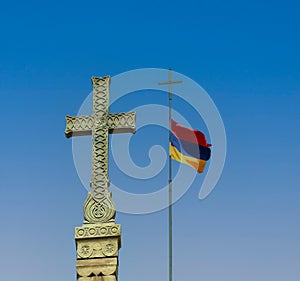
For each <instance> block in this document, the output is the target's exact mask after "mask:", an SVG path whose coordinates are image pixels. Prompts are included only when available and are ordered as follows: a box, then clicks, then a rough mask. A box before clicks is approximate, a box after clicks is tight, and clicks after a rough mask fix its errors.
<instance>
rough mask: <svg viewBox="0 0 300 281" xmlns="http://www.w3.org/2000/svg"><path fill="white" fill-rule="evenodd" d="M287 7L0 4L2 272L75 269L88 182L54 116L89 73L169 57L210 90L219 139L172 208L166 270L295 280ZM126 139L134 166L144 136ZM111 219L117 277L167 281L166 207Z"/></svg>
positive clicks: (294, 19)
mask: <svg viewBox="0 0 300 281" xmlns="http://www.w3.org/2000/svg"><path fill="white" fill-rule="evenodd" d="M299 8H300V7H299V3H298V2H297V1H291V0H287V1H268V2H267V1H257V0H255V1H226V2H225V1H209V2H208V1H206V2H205V3H204V2H201V1H200V2H199V1H184V2H179V1H172V2H171V1H164V2H163V1H151V2H141V1H126V2H122V3H118V2H112V3H110V2H109V1H106V2H104V3H100V2H99V1H89V2H86V3H83V2H77V3H76V2H74V1H72V2H71V1H61V2H53V1H51V2H50V1H49V2H41V1H26V2H24V1H22V2H6V3H5V2H2V3H1V8H0V22H1V25H0V36H1V37H0V38H1V41H0V42H1V44H0V94H1V103H0V105H1V111H0V117H1V121H2V122H1V146H0V155H1V158H0V159H1V161H0V171H1V172H0V175H1V176H0V211H1V212H0V218H1V222H2V227H1V235H0V238H1V241H2V244H1V248H2V251H1V256H0V269H1V276H2V279H3V280H10V281H17V280H18V281H19V280H20V278H21V279H22V280H40V279H41V276H42V278H43V280H45V281H48V280H49V281H50V280H54V279H55V280H64V281H66V280H70V281H71V280H75V247H74V238H73V235H74V234H73V231H74V227H75V226H79V225H81V224H82V205H83V202H84V200H85V198H86V190H85V189H84V188H83V187H82V184H81V182H80V180H79V178H78V176H77V173H76V170H75V167H74V164H73V158H72V149H71V141H70V140H67V139H65V137H64V126H65V115H67V114H70V115H75V114H76V113H77V111H78V109H79V107H80V105H81V103H82V102H83V100H84V99H85V98H86V96H87V95H88V94H89V93H90V91H91V89H92V87H91V80H90V78H91V76H93V75H98V76H103V75H111V76H114V75H117V74H119V73H122V72H124V71H128V70H132V69H136V68H144V67H156V68H166V69H167V68H169V67H171V68H172V69H174V70H175V71H177V72H180V73H182V74H184V75H186V76H188V77H190V78H191V79H193V80H195V81H196V82H197V83H199V84H200V85H201V86H202V87H203V88H204V89H205V90H206V91H207V92H208V94H209V95H210V96H211V98H212V99H213V100H214V102H215V104H216V105H217V107H218V109H219V111H220V114H221V116H222V118H223V121H224V124H225V128H226V132H227V141H228V150H227V159H226V164H225V169H224V172H223V175H222V177H221V179H220V181H219V183H218V185H217V187H216V189H215V190H214V191H213V193H212V194H211V195H210V196H209V197H208V198H207V199H205V200H203V201H200V200H199V199H198V192H199V186H200V185H201V182H202V180H203V177H204V175H198V176H197V178H196V181H195V183H194V184H193V185H192V186H191V188H190V189H189V191H188V192H187V193H186V194H185V195H184V197H183V198H182V199H181V200H180V201H178V202H177V203H176V204H175V205H174V281H175V280H182V279H188V280H202V279H203V280H206V281H219V280H222V281H241V280H243V281H253V280H255V281H266V280H267V281H268V280H272V281H282V280H285V281H294V280H298V279H299V276H300V255H299V251H300V248H299V244H300V243H299V242H300V240H299V237H300V228H299V223H298V222H299V215H300V207H299V206H300V205H299V200H300V191H299V183H300V180H299V172H300V170H299V158H300V149H299V144H298V140H299V136H300V132H299V118H300V110H299V104H300V82H299V81H300V80H299V75H300V55H299V49H300V34H299V27H300V20H299V16H298V11H299ZM166 78H167V77H166ZM145 101H146V98H145ZM146 102H148V100H147V101H146ZM161 103H167V101H163V100H161ZM126 105H127V106H128V104H126ZM174 106H177V107H178V108H179V107H180V106H181V105H180V101H178V104H177V105H174ZM117 109H118V110H119V109H120V110H121V105H120V108H117ZM126 109H127V108H126ZM187 118H188V117H187ZM199 129H202V128H199ZM203 129H204V130H205V128H203ZM148 137H149V135H147V132H145V136H143V135H142V134H141V133H140V134H138V133H137V135H136V140H135V141H134V142H133V143H137V141H139V142H140V143H143V141H145V142H146V143H147V146H148V147H149V145H151V143H150V141H149V138H148ZM143 138H144V139H143ZM156 141H158V140H157V139H155V138H154V139H153V142H154V143H153V144H156V143H155V142H156ZM159 141H161V140H159ZM137 147H138V152H136V154H134V153H133V156H132V157H133V159H135V160H136V163H137V164H140V163H143V161H144V160H143V155H145V151H146V152H147V149H148V147H145V148H143V146H142V145H138V146H137ZM165 147H167V144H166V145H165ZM143 149H145V150H143ZM112 175H113V172H112ZM160 179H161V180H163V176H162V177H160ZM154 184H157V181H154V182H153V185H154ZM147 185H149V186H151V182H149V183H148V182H147ZM133 188H134V189H135V190H137V189H138V188H143V186H141V185H138V183H136V185H135V186H133ZM117 222H118V223H121V224H122V228H123V236H122V239H123V243H122V249H121V251H120V280H126V279H127V280H129V279H130V280H132V281H135V280H140V279H141V276H143V277H142V278H143V280H145V281H148V280H153V278H155V279H159V280H167V273H168V269H167V266H168V259H167V254H168V251H167V241H168V240H167V211H166V210H162V211H160V212H157V213H154V214H148V215H143V216H137V215H128V214H118V215H117Z"/></svg>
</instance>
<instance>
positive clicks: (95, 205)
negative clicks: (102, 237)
mask: <svg viewBox="0 0 300 281" xmlns="http://www.w3.org/2000/svg"><path fill="white" fill-rule="evenodd" d="M108 194H109V192H107V193H106V197H105V198H103V199H102V201H101V202H98V201H96V200H95V199H94V198H93V197H92V196H91V193H90V192H89V194H88V198H87V200H86V201H85V203H84V207H83V212H84V218H85V220H86V222H88V223H105V222H109V221H111V220H113V219H114V218H115V214H116V210H115V206H114V204H113V202H112V199H111V196H109V195H108Z"/></svg>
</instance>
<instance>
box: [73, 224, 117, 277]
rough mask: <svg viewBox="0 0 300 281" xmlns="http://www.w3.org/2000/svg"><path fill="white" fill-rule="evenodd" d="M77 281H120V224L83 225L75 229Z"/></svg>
mask: <svg viewBox="0 0 300 281" xmlns="http://www.w3.org/2000/svg"><path fill="white" fill-rule="evenodd" d="M75 241H76V251H77V262H76V268H77V281H116V280H118V254H119V249H120V248H121V226H120V225H119V224H115V223H113V222H111V223H101V224H83V226H82V227H76V228H75Z"/></svg>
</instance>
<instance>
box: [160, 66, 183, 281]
mask: <svg viewBox="0 0 300 281" xmlns="http://www.w3.org/2000/svg"><path fill="white" fill-rule="evenodd" d="M177 83H182V81H181V80H176V81H172V69H169V81H167V82H159V83H158V85H169V145H170V143H171V129H172V126H171V121H172V84H177ZM169 149H170V148H169ZM172 188H173V187H172V159H171V155H170V153H169V281H172V279H173V209H172V201H173V198H172V196H173V190H172Z"/></svg>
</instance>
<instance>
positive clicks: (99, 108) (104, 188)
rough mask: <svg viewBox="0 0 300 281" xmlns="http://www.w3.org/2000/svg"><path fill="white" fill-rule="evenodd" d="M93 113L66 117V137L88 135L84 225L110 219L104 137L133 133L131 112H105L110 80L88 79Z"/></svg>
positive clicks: (109, 197)
mask: <svg viewBox="0 0 300 281" xmlns="http://www.w3.org/2000/svg"><path fill="white" fill-rule="evenodd" d="M92 83H93V113H92V115H91V116H76V117H71V116H66V121H67V123H66V130H65V134H66V137H67V138H70V137H72V136H86V135H92V146H93V147H92V178H91V182H90V186H91V193H89V195H88V198H87V200H86V202H85V206H84V215H85V219H86V220H87V222H90V223H103V222H108V221H110V220H112V219H113V218H114V215H115V207H114V204H113V202H112V200H111V195H110V192H109V191H108V186H109V179H108V134H113V133H126V132H131V133H135V130H136V128H135V116H136V115H135V112H128V113H116V114H110V113H109V85H110V77H109V76H106V77H102V78H98V77H92Z"/></svg>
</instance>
